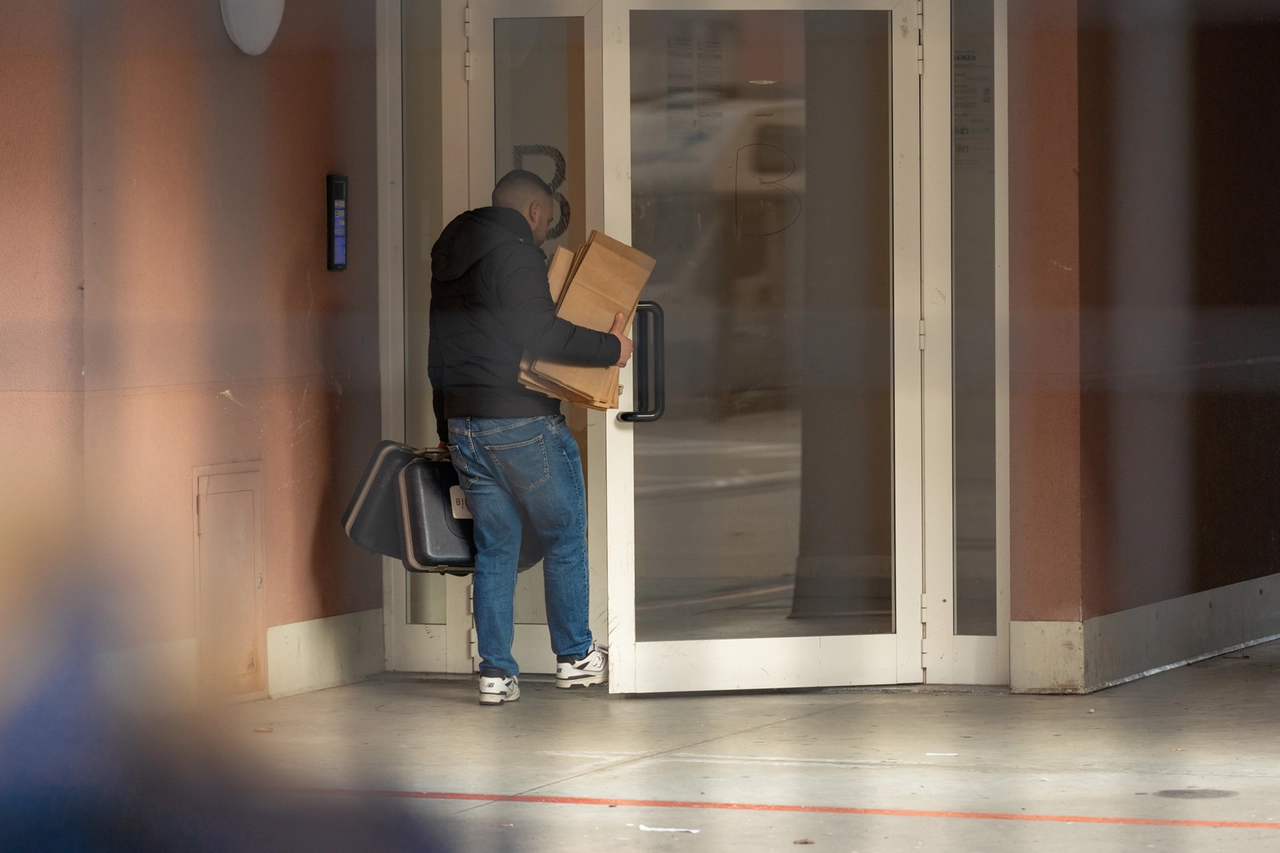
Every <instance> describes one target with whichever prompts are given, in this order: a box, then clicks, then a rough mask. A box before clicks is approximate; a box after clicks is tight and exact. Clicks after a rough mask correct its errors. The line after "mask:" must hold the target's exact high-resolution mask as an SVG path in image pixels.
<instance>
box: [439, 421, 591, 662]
mask: <svg viewBox="0 0 1280 853" xmlns="http://www.w3.org/2000/svg"><path fill="white" fill-rule="evenodd" d="M449 453H450V455H451V456H452V458H453V467H454V468H455V469H456V470H457V472H458V480H459V482H460V484H461V485H462V490H463V491H464V492H466V495H467V507H468V509H470V510H471V514H472V515H473V516H475V540H476V570H475V576H474V577H473V579H472V582H473V583H474V585H475V587H474V590H473V609H474V611H475V619H476V635H477V639H478V641H479V647H480V658H481V663H480V671H481V672H482V673H483V674H485V675H517V674H519V671H520V667H519V665H518V664H517V663H516V660H515V658H514V657H512V656H511V642H512V640H513V638H514V635H515V616H514V613H513V609H514V602H515V592H516V561H517V559H518V558H519V555H520V531H521V521H520V508H521V507H524V510H525V512H527V513H528V516H529V519H530V520H531V521H532V522H533V526H534V527H535V528H536V529H537V531H538V537H539V538H540V539H541V540H542V551H543V555H544V558H543V564H542V577H543V581H544V584H545V586H546V601H547V626H548V627H549V628H550V629H551V650H552V651H553V652H555V653H556V655H558V656H568V657H572V658H574V659H575V660H576V659H579V658H582V657H584V656H585V655H586V653H587V650H588V649H590V648H591V628H590V626H589V621H590V616H589V586H588V584H589V575H588V569H587V500H586V488H585V486H584V485H583V482H582V459H581V457H580V456H579V455H578V443H577V442H576V441H574V438H573V436H572V435H570V434H569V428H568V427H567V426H565V423H564V417H563V416H561V415H555V416H553V417H547V416H543V417H533V418H450V419H449Z"/></svg>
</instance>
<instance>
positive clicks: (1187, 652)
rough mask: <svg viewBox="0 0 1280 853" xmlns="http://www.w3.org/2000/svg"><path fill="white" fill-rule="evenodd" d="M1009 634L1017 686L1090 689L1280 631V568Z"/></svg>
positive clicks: (1016, 626) (1017, 625)
mask: <svg viewBox="0 0 1280 853" xmlns="http://www.w3.org/2000/svg"><path fill="white" fill-rule="evenodd" d="M1010 638H1011V643H1010V652H1009V653H1010V664H1011V675H1010V686H1011V688H1012V689H1013V691H1014V692H1015V693H1090V692H1092V691H1094V690H1101V689H1102V688H1104V687H1110V686H1112V685H1115V684H1121V683H1123V682H1126V681H1132V680H1133V679H1135V678H1141V677H1143V676H1145V675H1153V674H1155V673H1157V672H1163V671H1164V670H1167V669H1172V668H1174V667H1178V666H1183V665H1184V664H1188V663H1194V662H1195V661H1198V660H1204V659H1205V658H1209V657H1213V656H1215V655H1220V654H1222V653H1224V652H1229V651H1234V650H1236V649H1241V648H1245V647H1247V646H1252V645H1256V644H1258V643H1265V642H1268V641H1270V640H1274V639H1277V638H1280V574H1274V575H1267V576H1266V577H1263V578H1259V579H1258V580H1253V581H1244V582H1241V583H1237V584H1232V585H1230V586H1225V587H1219V588H1218V589H1212V590H1209V591H1207V592H1198V593H1195V594H1194V595H1185V596H1182V597H1181V598H1173V599H1169V600H1168V601H1160V602H1157V603H1155V604H1150V605H1147V606H1145V607H1135V608H1133V609H1131V610H1122V611H1120V612H1119V613H1112V614H1108V615H1106V616H1098V617H1095V618H1093V619H1086V620H1085V621H1083V622H1013V623H1011V624H1010Z"/></svg>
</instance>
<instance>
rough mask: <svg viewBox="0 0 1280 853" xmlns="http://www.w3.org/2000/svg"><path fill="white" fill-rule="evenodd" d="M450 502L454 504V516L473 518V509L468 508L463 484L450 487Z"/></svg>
mask: <svg viewBox="0 0 1280 853" xmlns="http://www.w3.org/2000/svg"><path fill="white" fill-rule="evenodd" d="M449 502H450V503H451V504H453V517H454V518H472V515H471V510H469V509H467V496H466V495H465V494H463V492H462V486H450V487H449Z"/></svg>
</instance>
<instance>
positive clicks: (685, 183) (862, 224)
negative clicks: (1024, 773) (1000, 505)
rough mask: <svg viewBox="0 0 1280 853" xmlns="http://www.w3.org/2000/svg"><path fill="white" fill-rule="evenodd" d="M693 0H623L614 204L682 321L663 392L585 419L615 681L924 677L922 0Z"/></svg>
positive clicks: (615, 97) (670, 335) (674, 317)
mask: <svg viewBox="0 0 1280 853" xmlns="http://www.w3.org/2000/svg"><path fill="white" fill-rule="evenodd" d="M697 5H698V4H696V3H676V2H674V0H624V2H619V3H616V4H610V3H606V4H604V9H605V20H604V32H605V34H606V37H608V35H609V34H613V37H614V38H615V39H617V40H618V41H619V42H620V43H624V44H627V45H628V46H629V47H630V50H629V52H627V53H625V54H623V53H621V52H613V51H605V53H604V80H605V92H604V113H605V140H604V152H605V164H604V166H605V168H604V174H605V179H606V183H605V205H604V210H605V225H606V229H607V230H609V231H610V233H615V234H618V235H627V236H629V237H630V238H631V240H632V242H633V243H634V244H635V245H636V246H637V247H638V248H640V249H642V250H644V251H646V252H648V253H649V254H651V255H653V256H654V257H655V258H656V259H657V266H656V267H655V270H654V273H653V276H652V278H651V279H650V283H649V285H648V286H647V288H646V290H645V294H644V298H645V299H648V300H652V301H654V302H657V303H659V304H660V305H661V306H662V308H663V311H664V314H665V317H666V324H665V325H666V334H665V351H664V355H665V365H666V368H665V378H666V381H665V404H666V405H665V411H666V414H665V415H664V416H663V417H662V418H661V419H660V420H658V421H656V422H648V423H635V424H630V423H621V424H620V423H616V422H614V421H613V420H611V419H608V418H600V419H596V420H594V421H593V430H594V432H593V433H592V435H593V444H592V447H593V448H594V449H595V452H596V453H597V456H598V457H600V458H601V459H602V461H603V462H605V463H606V464H607V466H608V469H607V470H608V474H607V478H606V480H607V481H606V484H605V491H606V494H605V500H604V501H600V502H599V504H602V505H603V506H604V507H605V508H606V509H607V513H608V528H607V530H603V529H601V528H599V527H595V528H593V530H594V531H595V534H596V538H594V539H593V547H601V546H600V545H599V541H600V540H599V536H600V535H601V534H604V535H606V536H607V546H605V547H603V548H602V550H603V552H604V556H605V557H606V558H607V562H608V567H609V568H608V570H609V615H610V641H611V642H612V643H613V644H614V649H613V654H612V661H613V663H612V676H611V678H612V681H611V688H610V689H611V690H614V691H615V692H637V693H644V692H659V691H675V690H732V689H753V688H770V687H805V686H820V685H834V684H871V683H895V682H909V681H920V680H921V679H922V677H923V670H922V667H921V662H922V657H921V649H922V636H923V626H922V620H921V617H920V613H921V611H920V601H921V592H922V580H923V563H922V553H921V552H922V541H923V536H922V511H921V485H920V484H921V472H922V469H921V440H920V439H921V432H920V429H921V396H920V388H921V376H922V374H921V351H920V348H919V346H918V343H919V338H920V319H919V318H920V260H921V255H920V237H919V235H920V135H919V134H920V75H919V71H918V62H917V46H918V43H919V42H918V33H919V30H918V20H919V16H918V15H917V12H916V5H915V3H914V2H913V0H902V2H898V3H894V2H892V0H889V2H885V4H884V5H883V6H881V7H880V8H876V7H877V5H878V3H877V2H876V0H870V1H869V2H865V3H861V4H859V8H858V9H856V10H854V9H844V10H834V11H833V10H831V9H830V8H829V6H830V4H825V3H824V4H822V5H824V6H828V8H827V9H826V10H808V9H805V3H804V2H803V0H797V2H794V3H789V4H783V5H785V6H788V7H789V8H785V9H781V10H771V11H727V10H725V8H724V7H725V6H727V5H729V4H727V3H719V2H717V3H714V4H712V3H711V2H708V3H707V5H708V6H710V5H715V6H716V7H717V8H715V9H706V10H697V9H696V6H697ZM815 5H817V4H815ZM619 6H621V7H622V8H618V7H619ZM624 158H625V159H624ZM630 381H631V380H630V379H626V380H625V382H630ZM625 382H624V384H625ZM627 394H628V398H629V397H630V394H631V391H630V390H628V392H627ZM597 437H598V439H599V441H596V438H597ZM602 445H603V448H602ZM601 449H603V452H600V451H601ZM632 484H634V487H633V488H632V487H631V486H632ZM913 602H914V605H913Z"/></svg>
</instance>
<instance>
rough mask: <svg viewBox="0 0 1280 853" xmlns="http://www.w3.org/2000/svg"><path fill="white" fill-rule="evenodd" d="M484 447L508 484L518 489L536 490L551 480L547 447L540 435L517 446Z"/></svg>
mask: <svg viewBox="0 0 1280 853" xmlns="http://www.w3.org/2000/svg"><path fill="white" fill-rule="evenodd" d="M483 447H484V449H485V450H487V451H489V455H490V456H492V457H493V461H494V462H495V463H496V464H497V466H498V467H499V468H501V469H502V473H503V474H504V475H506V478H507V482H509V483H510V484H511V485H512V486H513V487H515V488H517V489H524V490H525V491H528V490H530V489H536V488H537V487H538V486H541V485H542V484H543V483H545V482H546V481H547V480H548V479H550V478H551V466H550V465H548V464H547V447H546V444H545V442H543V440H542V436H540V435H536V436H534V437H533V438H531V439H529V440H528V441H521V442H517V443H516V444H492V445H489V444H486V445H483Z"/></svg>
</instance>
